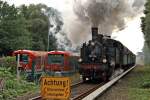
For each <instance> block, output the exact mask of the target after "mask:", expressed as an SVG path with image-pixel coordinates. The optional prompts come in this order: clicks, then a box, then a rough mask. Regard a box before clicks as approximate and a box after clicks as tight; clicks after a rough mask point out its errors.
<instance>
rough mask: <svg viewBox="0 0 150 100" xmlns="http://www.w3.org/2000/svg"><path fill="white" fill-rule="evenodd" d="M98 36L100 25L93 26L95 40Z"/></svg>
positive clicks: (93, 38)
mask: <svg viewBox="0 0 150 100" xmlns="http://www.w3.org/2000/svg"><path fill="white" fill-rule="evenodd" d="M97 36H98V27H92V40H95V39H96V38H97Z"/></svg>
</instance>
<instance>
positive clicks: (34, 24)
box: [0, 0, 63, 56]
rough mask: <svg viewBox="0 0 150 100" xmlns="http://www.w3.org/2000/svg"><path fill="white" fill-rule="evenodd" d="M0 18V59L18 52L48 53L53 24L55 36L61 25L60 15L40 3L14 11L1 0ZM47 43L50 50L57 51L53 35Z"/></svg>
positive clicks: (14, 8)
mask: <svg viewBox="0 0 150 100" xmlns="http://www.w3.org/2000/svg"><path fill="white" fill-rule="evenodd" d="M0 16H1V17H0V56H2V54H5V55H6V54H7V52H11V51H14V50H17V49H32V50H43V51H44V50H47V45H48V43H47V39H48V38H47V36H48V33H49V28H52V26H53V24H55V28H54V30H53V34H56V33H58V32H59V31H60V30H61V27H62V25H63V22H62V18H61V14H60V13H59V12H58V11H57V10H56V9H53V8H51V7H47V6H46V5H43V4H37V5H34V4H30V5H29V6H26V5H22V6H20V7H18V8H16V7H15V6H14V5H9V4H8V3H7V2H3V1H1V0H0ZM50 19H53V20H50ZM53 22H55V23H53ZM49 44H50V48H49V49H50V50H54V49H57V40H56V38H55V35H52V34H51V35H50V42H49Z"/></svg>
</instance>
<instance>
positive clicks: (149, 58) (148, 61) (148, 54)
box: [143, 42, 150, 65]
mask: <svg viewBox="0 0 150 100" xmlns="http://www.w3.org/2000/svg"><path fill="white" fill-rule="evenodd" d="M143 51H144V63H145V65H150V49H149V48H148V46H147V43H146V42H145V45H144V48H143Z"/></svg>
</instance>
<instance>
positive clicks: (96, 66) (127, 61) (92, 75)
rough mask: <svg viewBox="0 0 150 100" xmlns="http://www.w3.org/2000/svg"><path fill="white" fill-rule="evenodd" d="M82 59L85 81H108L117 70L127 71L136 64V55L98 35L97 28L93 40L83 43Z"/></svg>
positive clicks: (118, 43)
mask: <svg viewBox="0 0 150 100" xmlns="http://www.w3.org/2000/svg"><path fill="white" fill-rule="evenodd" d="M80 57H81V58H80V59H79V62H80V65H81V67H80V74H81V75H82V78H83V80H86V78H88V79H89V80H95V79H101V80H103V81H106V80H108V79H109V77H111V75H112V74H113V72H114V71H115V70H117V69H123V70H126V69H128V68H129V67H131V66H133V65H134V64H135V55H134V54H133V53H132V52H131V51H130V50H129V49H128V48H126V47H125V46H124V45H123V44H122V43H120V42H119V41H117V40H114V39H111V38H110V36H104V35H101V34H98V28H97V27H93V28H92V40H90V41H89V42H88V43H87V44H86V43H83V45H82V47H81V50H80Z"/></svg>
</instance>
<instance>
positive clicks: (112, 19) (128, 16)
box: [65, 0, 145, 46]
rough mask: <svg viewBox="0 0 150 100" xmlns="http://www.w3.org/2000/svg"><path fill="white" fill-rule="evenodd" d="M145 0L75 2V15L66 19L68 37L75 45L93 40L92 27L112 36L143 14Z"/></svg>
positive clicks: (86, 0)
mask: <svg viewBox="0 0 150 100" xmlns="http://www.w3.org/2000/svg"><path fill="white" fill-rule="evenodd" d="M144 3H145V0H74V6H73V11H74V14H72V15H69V17H68V18H66V23H65V27H66V30H67V33H68V34H67V36H68V38H69V40H71V42H72V44H73V45H75V46H76V45H79V44H81V43H83V42H85V41H87V40H89V39H91V30H90V29H91V27H92V26H96V27H98V28H99V33H100V34H105V35H110V36H111V34H112V33H113V32H114V31H116V30H117V31H120V30H123V29H124V28H125V26H126V23H127V22H129V21H131V20H132V19H133V18H134V17H136V16H139V14H142V12H143V9H144Z"/></svg>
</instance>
